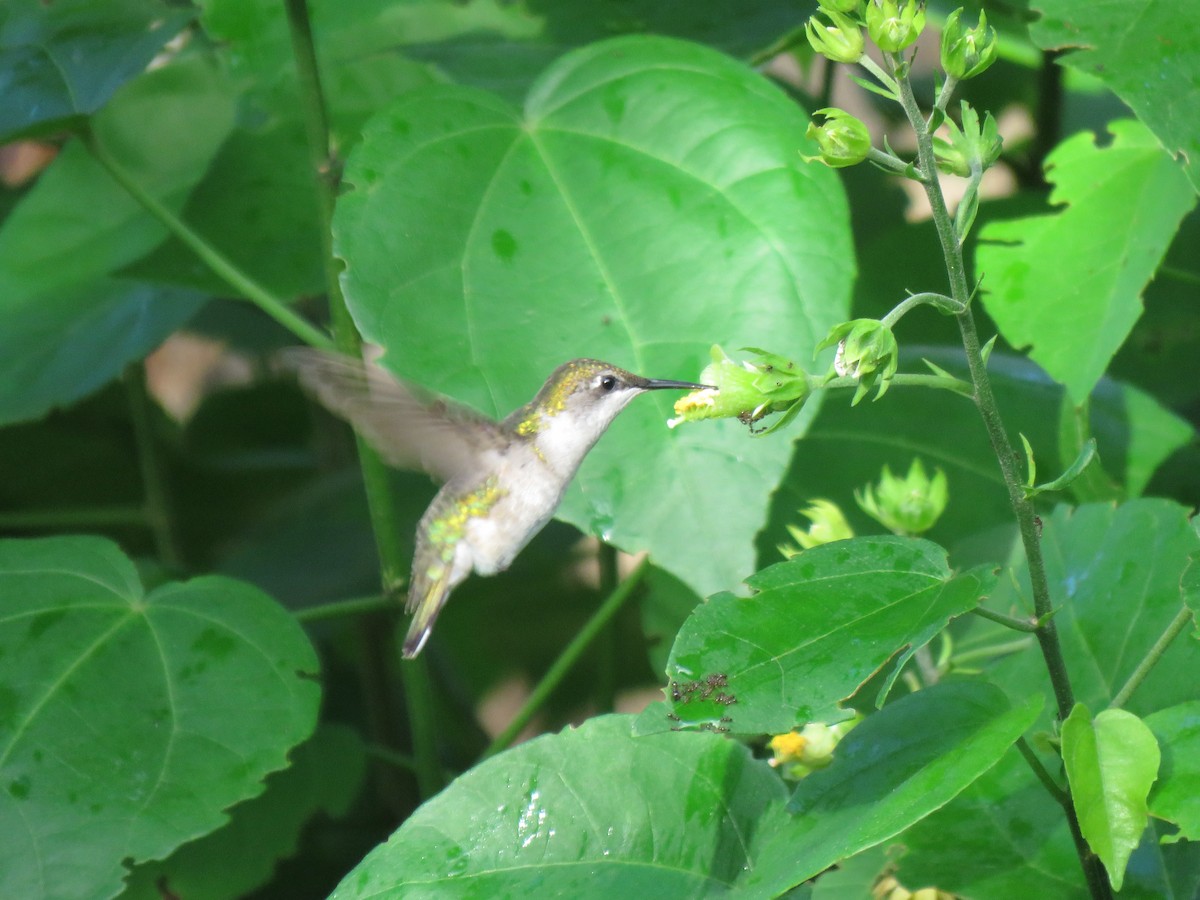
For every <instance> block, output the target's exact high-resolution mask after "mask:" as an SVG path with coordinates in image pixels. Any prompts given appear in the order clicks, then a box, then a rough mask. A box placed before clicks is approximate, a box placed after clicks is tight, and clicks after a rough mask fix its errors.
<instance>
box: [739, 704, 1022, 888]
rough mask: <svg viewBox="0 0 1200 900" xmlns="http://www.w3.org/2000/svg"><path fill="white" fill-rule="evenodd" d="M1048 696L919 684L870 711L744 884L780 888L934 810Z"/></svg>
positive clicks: (796, 799) (803, 788)
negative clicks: (1022, 697)
mask: <svg viewBox="0 0 1200 900" xmlns="http://www.w3.org/2000/svg"><path fill="white" fill-rule="evenodd" d="M1041 705H1042V698H1041V697H1039V696H1033V697H1030V698H1029V699H1028V700H1026V701H1024V702H1022V703H1018V704H1015V705H1012V706H1010V705H1009V702H1008V700H1007V699H1006V698H1005V697H1004V694H1003V692H1002V691H1000V690H999V689H998V688H996V687H994V686H992V685H989V684H986V683H983V682H964V683H958V684H942V685H937V686H935V687H932V688H928V689H926V690H922V691H918V692H917V693H915V694H910V695H909V696H907V697H904V698H903V699H901V700H899V701H897V702H896V703H894V704H889V705H888V706H886V707H884V708H883V709H882V710H881V711H880V712H879V713H876V714H875V715H872V716H869V717H868V718H867V720H866V721H865V722H863V723H862V724H861V725H859V726H858V727H857V728H855V729H854V730H853V731H851V732H850V734H849V735H848V736H847V737H846V738H845V740H843V741H842V743H840V744H839V745H838V747H837V750H836V751H835V753H834V761H833V764H832V765H831V766H830V767H829V768H828V769H822V770H821V771H819V772H815V773H813V774H812V775H810V776H808V778H806V779H805V780H804V781H802V782H801V783H800V785H799V787H797V789H796V792H795V794H794V795H793V796H792V799H791V802H790V803H789V804H788V809H789V810H790V811H791V812H792V813H793V815H794V818H793V819H792V820H791V821H790V822H788V823H787V825H786V826H783V827H780V828H778V830H776V831H775V832H774V834H769V835H767V836H764V837H765V841H764V844H763V846H762V849H761V852H760V853H759V856H758V858H757V860H756V862H757V865H756V867H755V869H754V870H753V871H751V872H748V873H747V876H746V878H745V880H744V882H743V885H744V886H745V887H746V888H747V889H748V890H749V892H750V893H749V894H748V895H749V896H777V895H778V894H779V893H780V892H781V891H782V890H785V889H787V888H789V887H792V886H794V885H797V884H800V883H801V882H803V881H805V880H807V879H809V878H812V877H813V876H814V875H817V874H819V873H820V872H822V871H824V870H825V869H827V868H828V867H829V866H831V865H833V864H835V863H836V862H837V861H838V860H840V859H843V858H845V857H847V856H850V855H852V854H854V853H857V852H858V851H859V850H862V849H864V848H867V847H871V846H873V845H875V844H878V843H879V842H880V841H884V840H887V839H888V838H890V837H892V836H893V835H895V834H898V833H899V832H900V831H902V830H903V829H904V828H906V827H908V826H910V825H912V824H913V823H914V822H917V821H919V820H920V819H922V818H924V817H925V816H927V815H929V814H930V813H931V812H933V811H934V810H936V809H938V808H939V807H941V806H942V805H943V804H945V803H946V802H948V801H949V800H950V799H951V798H953V797H954V796H955V795H956V794H958V793H959V792H960V791H962V790H963V789H964V788H966V787H967V786H968V785H970V784H971V783H972V782H974V781H975V780H976V779H977V778H979V777H980V776H981V775H982V774H983V773H985V772H987V771H988V770H989V769H990V768H992V766H994V765H995V764H996V763H997V761H999V759H1000V758H1001V757H1002V756H1003V755H1004V754H1005V752H1006V751H1007V750H1008V749H1009V748H1010V747H1011V746H1012V744H1013V742H1014V741H1016V739H1017V738H1018V737H1020V735H1021V733H1022V732H1023V731H1024V730H1025V729H1026V728H1028V727H1029V726H1030V724H1031V723H1032V722H1033V720H1034V718H1035V717H1036V716H1037V714H1038V710H1039V709H1040V708H1041Z"/></svg>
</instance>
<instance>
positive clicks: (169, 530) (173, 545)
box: [125, 362, 183, 571]
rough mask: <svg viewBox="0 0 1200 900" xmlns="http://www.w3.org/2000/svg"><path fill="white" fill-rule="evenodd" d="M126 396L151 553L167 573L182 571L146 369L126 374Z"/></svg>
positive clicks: (132, 369)
mask: <svg viewBox="0 0 1200 900" xmlns="http://www.w3.org/2000/svg"><path fill="white" fill-rule="evenodd" d="M125 389H126V395H127V396H128V397H129V413H130V418H131V419H132V420H133V439H134V442H135V443H136V444H137V457H138V468H139V469H140V470H141V474H142V491H143V494H144V497H145V499H144V503H145V505H144V512H143V515H144V516H145V521H146V524H147V525H149V527H150V533H151V535H153V537H154V549H155V551H156V552H157V553H158V558H159V560H160V561H161V562H162V563H163V565H165V566H166V567H167V568H169V569H173V570H175V571H180V570H182V569H183V554H182V553H181V552H180V550H179V543H178V541H177V540H176V539H175V529H174V527H173V525H172V515H171V492H170V490H169V488H168V486H167V482H168V478H167V471H166V467H165V466H164V465H163V459H162V455H161V454H160V453H159V450H158V443H157V442H156V441H155V439H154V424H153V422H152V421H151V416H152V415H153V410H152V408H151V402H150V394H149V392H148V391H147V390H146V367H145V364H144V363H141V362H138V363H134V364H133V365H131V366H130V367H129V368H128V369H127V370H126V373H125Z"/></svg>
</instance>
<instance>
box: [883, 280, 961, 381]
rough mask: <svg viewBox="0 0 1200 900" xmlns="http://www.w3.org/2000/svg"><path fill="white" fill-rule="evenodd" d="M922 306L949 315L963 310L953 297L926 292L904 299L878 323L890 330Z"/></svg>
mask: <svg viewBox="0 0 1200 900" xmlns="http://www.w3.org/2000/svg"><path fill="white" fill-rule="evenodd" d="M924 304H928V305H930V306H936V307H937V308H938V310H939V311H940V312H944V313H949V314H950V315H955V314H957V313H960V312H962V309H963V304H961V303H959V302H958V301H957V300H955V299H954V298H953V297H947V296H946V295H945V294H939V293H936V292H934V291H926V292H924V293H921V294H913V295H912V296H911V297H905V298H904V299H903V300H901V301H900V302H899V303H897V304H896V305H895V306H894V307H893V308H892V310H891V312H889V313H888V314H887V315H886V316H884V317H883V318H882V319H880V321H881V322H882V323H883V324H884V325H886V326H887V327H888V328H892V327H894V326H895V324H896V323H897V322H899V321H900V319H901V318H902V317H903V316H904V315H906V314H907V313H909V312H911V311H912V310H914V309H916V308H917V307H918V306H922V305H924ZM972 394H974V389H972Z"/></svg>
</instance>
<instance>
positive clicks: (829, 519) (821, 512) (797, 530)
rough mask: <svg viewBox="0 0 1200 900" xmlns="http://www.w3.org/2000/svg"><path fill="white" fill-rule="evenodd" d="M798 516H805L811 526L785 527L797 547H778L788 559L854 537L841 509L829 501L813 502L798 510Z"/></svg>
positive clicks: (852, 530) (782, 545)
mask: <svg viewBox="0 0 1200 900" xmlns="http://www.w3.org/2000/svg"><path fill="white" fill-rule="evenodd" d="M800 514H801V515H804V516H807V517H808V518H809V520H810V522H811V524H810V525H809V526H808V528H807V529H804V528H801V527H800V526H798V525H788V526H787V530H788V534H790V535H791V536H792V540H794V541H795V542H796V544H797V545H798V546H797V547H793V546H791V545H790V544H780V545H779V552H780V553H782V554H783V555H784V556H785V557H786V558H788V559H791V558H792V557H793V556H795V555H796V554H797V553H799V552H800V551H801V550H808V549H810V548H812V547H816V546H819V545H820V544H831V543H833V542H834V541H844V540H847V539H848V538H852V537H854V529H852V528H851V527H850V523H849V522H847V521H846V517H845V515H843V514H842V510H841V507H839V506H838V505H837V504H836V503H834V502H833V501H831V500H821V499H818V500H813V501H812V502H811V503H810V504H809V505H808V506H807V507H806V508H804V509H802V510H800Z"/></svg>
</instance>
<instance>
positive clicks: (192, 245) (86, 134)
mask: <svg viewBox="0 0 1200 900" xmlns="http://www.w3.org/2000/svg"><path fill="white" fill-rule="evenodd" d="M82 137H83V142H84V144H85V145H86V146H87V148H88V151H89V152H90V153H91V154H92V157H93V158H94V159H95V160H96V162H98V163H100V165H101V166H103V167H104V169H105V170H106V171H107V172H108V174H109V175H110V176H112V179H113V181H115V182H117V184H119V185H121V187H123V188H124V189H125V191H126V192H127V193H128V194H129V195H130V196H131V197H133V199H134V200H136V201H137V202H138V203H140V204H141V205H142V207H143V208H144V209H145V210H146V212H148V213H150V215H152V216H153V217H154V218H156V219H157V220H158V221H159V223H160V224H162V225H163V227H165V228H166V229H167V231H169V232H170V233H171V234H172V235H174V236H175V237H176V238H178V239H179V240H180V242H181V243H183V244H184V245H185V246H187V247H188V249H190V250H191V251H192V252H193V253H195V254H196V256H197V257H199V259H200V261H201V262H203V263H204V264H205V265H206V266H208V267H209V268H210V269H211V270H212V271H213V272H214V273H215V274H216V275H217V277H218V278H220V279H221V280H222V281H224V282H225V283H226V284H228V285H229V286H230V287H231V288H233V289H234V291H236V292H237V293H239V294H241V295H242V296H244V297H246V299H248V300H249V301H250V302H251V303H253V304H254V305H255V306H257V307H258V308H259V309H261V310H262V311H263V312H265V313H266V314H267V315H268V316H270V317H271V318H272V319H274V320H275V321H276V322H278V323H279V324H280V325H282V326H283V327H284V328H286V329H288V331H290V332H292V334H294V335H296V337H298V338H299V339H300V340H302V341H304V342H305V343H306V344H309V345H311V346H313V347H322V348H326V349H328V348H330V347H332V346H333V343H332V341H330V339H329V335H327V334H326V333H325V332H323V331H321V330H320V329H319V328H317V327H316V326H314V325H313V324H311V323H310V322H308V321H307V320H306V319H305V318H304V317H303V316H301V315H300V314H299V313H297V312H296V311H295V310H293V309H292V308H291V307H290V306H288V305H287V303H286V302H285V301H283V300H281V299H280V298H279V297H276V296H275V295H274V294H272V293H271V292H270V291H268V290H267V289H266V288H264V287H263V286H262V285H261V284H259V283H258V282H257V281H255V280H254V279H253V278H251V277H250V276H249V275H247V274H246V273H245V272H243V271H242V270H241V269H239V268H238V267H237V266H236V265H235V264H234V263H233V262H232V261H231V260H230V259H229V258H228V257H226V256H225V255H224V254H223V253H221V251H220V250H218V249H217V248H216V247H214V246H213V245H212V244H210V243H209V242H208V241H207V240H206V239H205V238H204V237H203V236H202V235H200V234H199V233H198V232H196V231H193V230H192V229H191V227H190V226H188V224H187V223H186V222H184V221H183V220H182V219H180V218H179V217H178V216H177V215H175V213H173V212H171V210H170V209H168V208H167V207H166V206H165V205H163V204H162V203H160V202H159V200H158V198H157V197H155V196H154V195H153V194H151V193H150V192H149V191H147V190H146V189H145V188H144V187H142V186H141V184H139V183H138V181H137V179H136V178H134V177H133V176H132V175H130V174H129V172H127V171H125V168H124V167H123V166H122V165H121V164H120V163H119V162H118V161H117V159H116V157H114V156H113V155H112V154H111V153H109V152H108V150H107V149H106V148H105V147H104V145H103V144H101V143H100V141H99V139H98V138H97V137H96V135H95V133H94V132H93V131H92V130H91V129H84V130H83V132H82Z"/></svg>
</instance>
